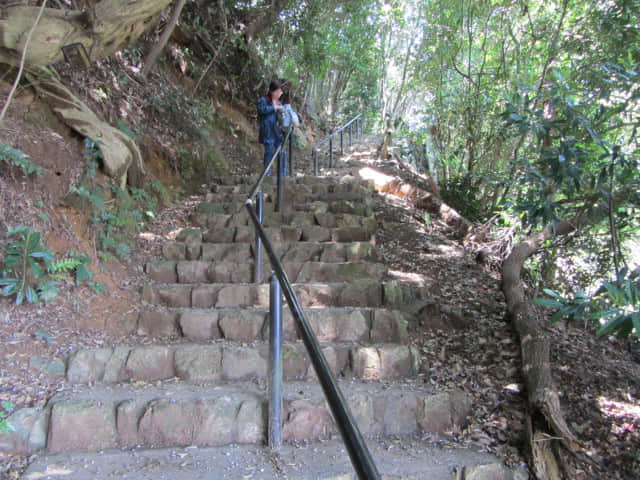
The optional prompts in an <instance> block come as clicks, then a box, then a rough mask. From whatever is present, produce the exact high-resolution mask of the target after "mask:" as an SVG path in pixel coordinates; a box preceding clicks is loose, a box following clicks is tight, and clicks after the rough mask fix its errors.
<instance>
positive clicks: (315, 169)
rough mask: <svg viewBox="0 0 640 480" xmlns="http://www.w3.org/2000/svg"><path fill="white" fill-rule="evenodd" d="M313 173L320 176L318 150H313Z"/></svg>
mask: <svg viewBox="0 0 640 480" xmlns="http://www.w3.org/2000/svg"><path fill="white" fill-rule="evenodd" d="M313 174H314V175H315V176H316V177H317V176H318V150H314V151H313Z"/></svg>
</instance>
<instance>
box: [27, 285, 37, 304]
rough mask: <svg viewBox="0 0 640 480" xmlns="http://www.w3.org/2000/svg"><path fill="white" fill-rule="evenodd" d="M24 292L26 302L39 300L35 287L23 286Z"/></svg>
mask: <svg viewBox="0 0 640 480" xmlns="http://www.w3.org/2000/svg"><path fill="white" fill-rule="evenodd" d="M24 294H25V297H26V298H27V302H29V303H38V302H39V300H40V299H39V298H38V293H37V292H36V291H35V289H34V288H33V287H32V286H31V285H27V286H26V287H25V288H24Z"/></svg>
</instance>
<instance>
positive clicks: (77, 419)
mask: <svg viewBox="0 0 640 480" xmlns="http://www.w3.org/2000/svg"><path fill="white" fill-rule="evenodd" d="M115 446H116V419H115V412H114V410H113V408H112V406H111V405H101V404H100V403H98V402H97V401H93V400H69V401H62V402H58V403H55V404H54V405H53V407H52V409H51V419H50V422H49V436H48V439H47V450H48V451H49V452H50V453H59V452H63V451H71V450H82V451H92V450H103V449H106V448H113V447H115Z"/></svg>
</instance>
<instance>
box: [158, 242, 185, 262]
mask: <svg viewBox="0 0 640 480" xmlns="http://www.w3.org/2000/svg"><path fill="white" fill-rule="evenodd" d="M185 248H186V247H185V244H184V243H165V244H164V245H162V256H163V257H164V258H166V259H167V260H184V259H185V258H187V256H186V250H185Z"/></svg>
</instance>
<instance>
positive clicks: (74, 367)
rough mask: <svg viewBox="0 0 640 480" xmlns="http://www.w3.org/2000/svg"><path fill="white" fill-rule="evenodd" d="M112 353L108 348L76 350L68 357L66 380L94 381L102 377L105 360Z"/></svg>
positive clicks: (72, 381) (77, 381)
mask: <svg viewBox="0 0 640 480" xmlns="http://www.w3.org/2000/svg"><path fill="white" fill-rule="evenodd" d="M112 353H113V351H112V349H110V348H100V349H94V350H78V351H76V352H75V353H73V354H72V355H71V358H70V359H69V368H68V369H67V380H68V381H69V382H71V383H87V382H96V381H100V380H102V379H103V378H104V371H105V367H106V365H107V361H108V360H109V358H110V357H111V354H112Z"/></svg>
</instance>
